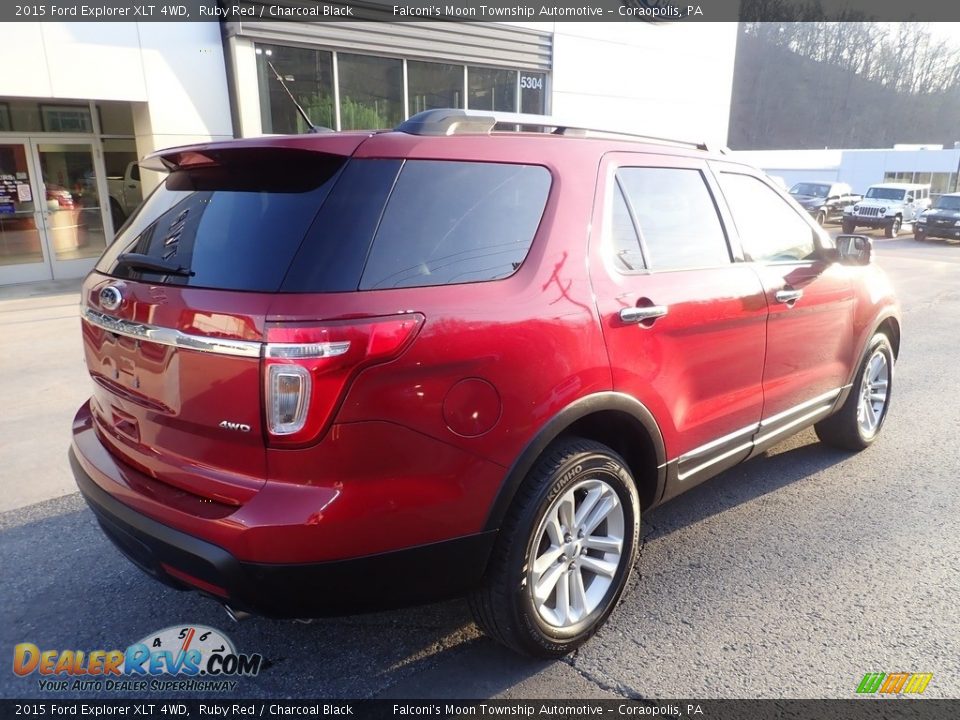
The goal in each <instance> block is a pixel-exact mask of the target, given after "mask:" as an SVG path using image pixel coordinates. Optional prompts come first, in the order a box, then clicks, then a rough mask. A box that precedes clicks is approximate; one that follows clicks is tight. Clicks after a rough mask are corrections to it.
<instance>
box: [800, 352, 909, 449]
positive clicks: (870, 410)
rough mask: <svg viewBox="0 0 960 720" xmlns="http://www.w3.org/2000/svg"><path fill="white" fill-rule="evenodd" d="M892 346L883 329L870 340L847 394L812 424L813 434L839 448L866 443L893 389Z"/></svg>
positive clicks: (875, 433) (880, 424) (877, 426)
mask: <svg viewBox="0 0 960 720" xmlns="http://www.w3.org/2000/svg"><path fill="white" fill-rule="evenodd" d="M893 364H894V359H893V348H892V347H891V345H890V340H889V339H888V338H887V336H886V335H884V334H883V333H877V334H876V335H874V336H873V338H872V339H871V340H870V345H869V346H868V348H867V352H866V355H865V356H864V359H863V363H861V365H860V369H859V370H858V371H857V376H856V378H854V381H853V387H852V388H851V389H850V394H849V395H848V396H847V399H846V401H845V402H844V403H843V406H842V407H841V408H840V410H839V411H838V412H836V413H835V414H833V415H831V416H830V417H828V418H825V419H823V420H821V421H820V422H818V423H817V424H816V425H815V426H814V430H816V433H817V437H819V438H820V440H821V441H822V442H824V443H826V444H827V445H832V446H833V447H837V448H840V449H842V450H855V451H856V450H863V449H864V448H867V447H869V446H870V445H871V444H872V443H873V441H874V440H876V439H877V436H878V435H879V434H880V430H881V428H882V427H883V422H884V420H886V418H887V411H888V410H889V409H890V397H891V392H892V390H893Z"/></svg>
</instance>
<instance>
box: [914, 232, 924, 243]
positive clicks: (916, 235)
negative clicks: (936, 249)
mask: <svg viewBox="0 0 960 720" xmlns="http://www.w3.org/2000/svg"><path fill="white" fill-rule="evenodd" d="M913 239H914V240H916V241H917V242H923V241H924V240H926V239H927V236H926V233H924V232H923V230H914V231H913Z"/></svg>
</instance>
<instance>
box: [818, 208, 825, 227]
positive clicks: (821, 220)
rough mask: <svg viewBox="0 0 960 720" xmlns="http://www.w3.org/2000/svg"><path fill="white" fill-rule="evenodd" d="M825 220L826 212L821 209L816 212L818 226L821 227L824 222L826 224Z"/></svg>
mask: <svg viewBox="0 0 960 720" xmlns="http://www.w3.org/2000/svg"><path fill="white" fill-rule="evenodd" d="M826 222H827V213H825V212H824V211H823V210H821V211H820V212H818V213H817V225H819V226H820V227H823V226H824V224H826Z"/></svg>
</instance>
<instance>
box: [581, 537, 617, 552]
mask: <svg viewBox="0 0 960 720" xmlns="http://www.w3.org/2000/svg"><path fill="white" fill-rule="evenodd" d="M583 546H584V547H585V548H589V549H590V550H600V551H601V552H615V553H618V552H620V549H621V548H622V547H623V540H621V539H620V538H615V537H609V536H604V537H600V536H599V535H588V536H587V537H585V538H584V539H583Z"/></svg>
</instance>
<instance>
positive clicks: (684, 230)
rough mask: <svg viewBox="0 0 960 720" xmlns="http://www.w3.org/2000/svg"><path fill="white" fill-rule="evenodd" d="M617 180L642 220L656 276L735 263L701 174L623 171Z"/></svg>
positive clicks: (683, 170)
mask: <svg viewBox="0 0 960 720" xmlns="http://www.w3.org/2000/svg"><path fill="white" fill-rule="evenodd" d="M617 178H618V180H619V181H620V184H621V186H622V187H623V190H624V192H625V193H626V196H627V199H628V200H629V202H630V205H631V207H632V209H633V213H634V215H635V216H636V218H637V223H638V224H639V226H640V236H641V240H642V243H643V247H644V250H645V251H646V254H647V264H648V265H649V266H650V268H651V269H652V270H673V269H677V268H695V267H713V266H716V265H726V264H728V263H729V262H730V251H729V250H728V248H727V239H726V236H725V235H724V232H723V227H722V226H721V225H720V218H719V216H718V215H717V209H716V206H715V205H714V202H713V197H712V196H711V195H710V190H709V189H708V188H707V185H706V182H705V180H704V177H703V174H702V173H701V172H700V171H699V170H692V169H686V168H621V169H620V170H618V171H617Z"/></svg>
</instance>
